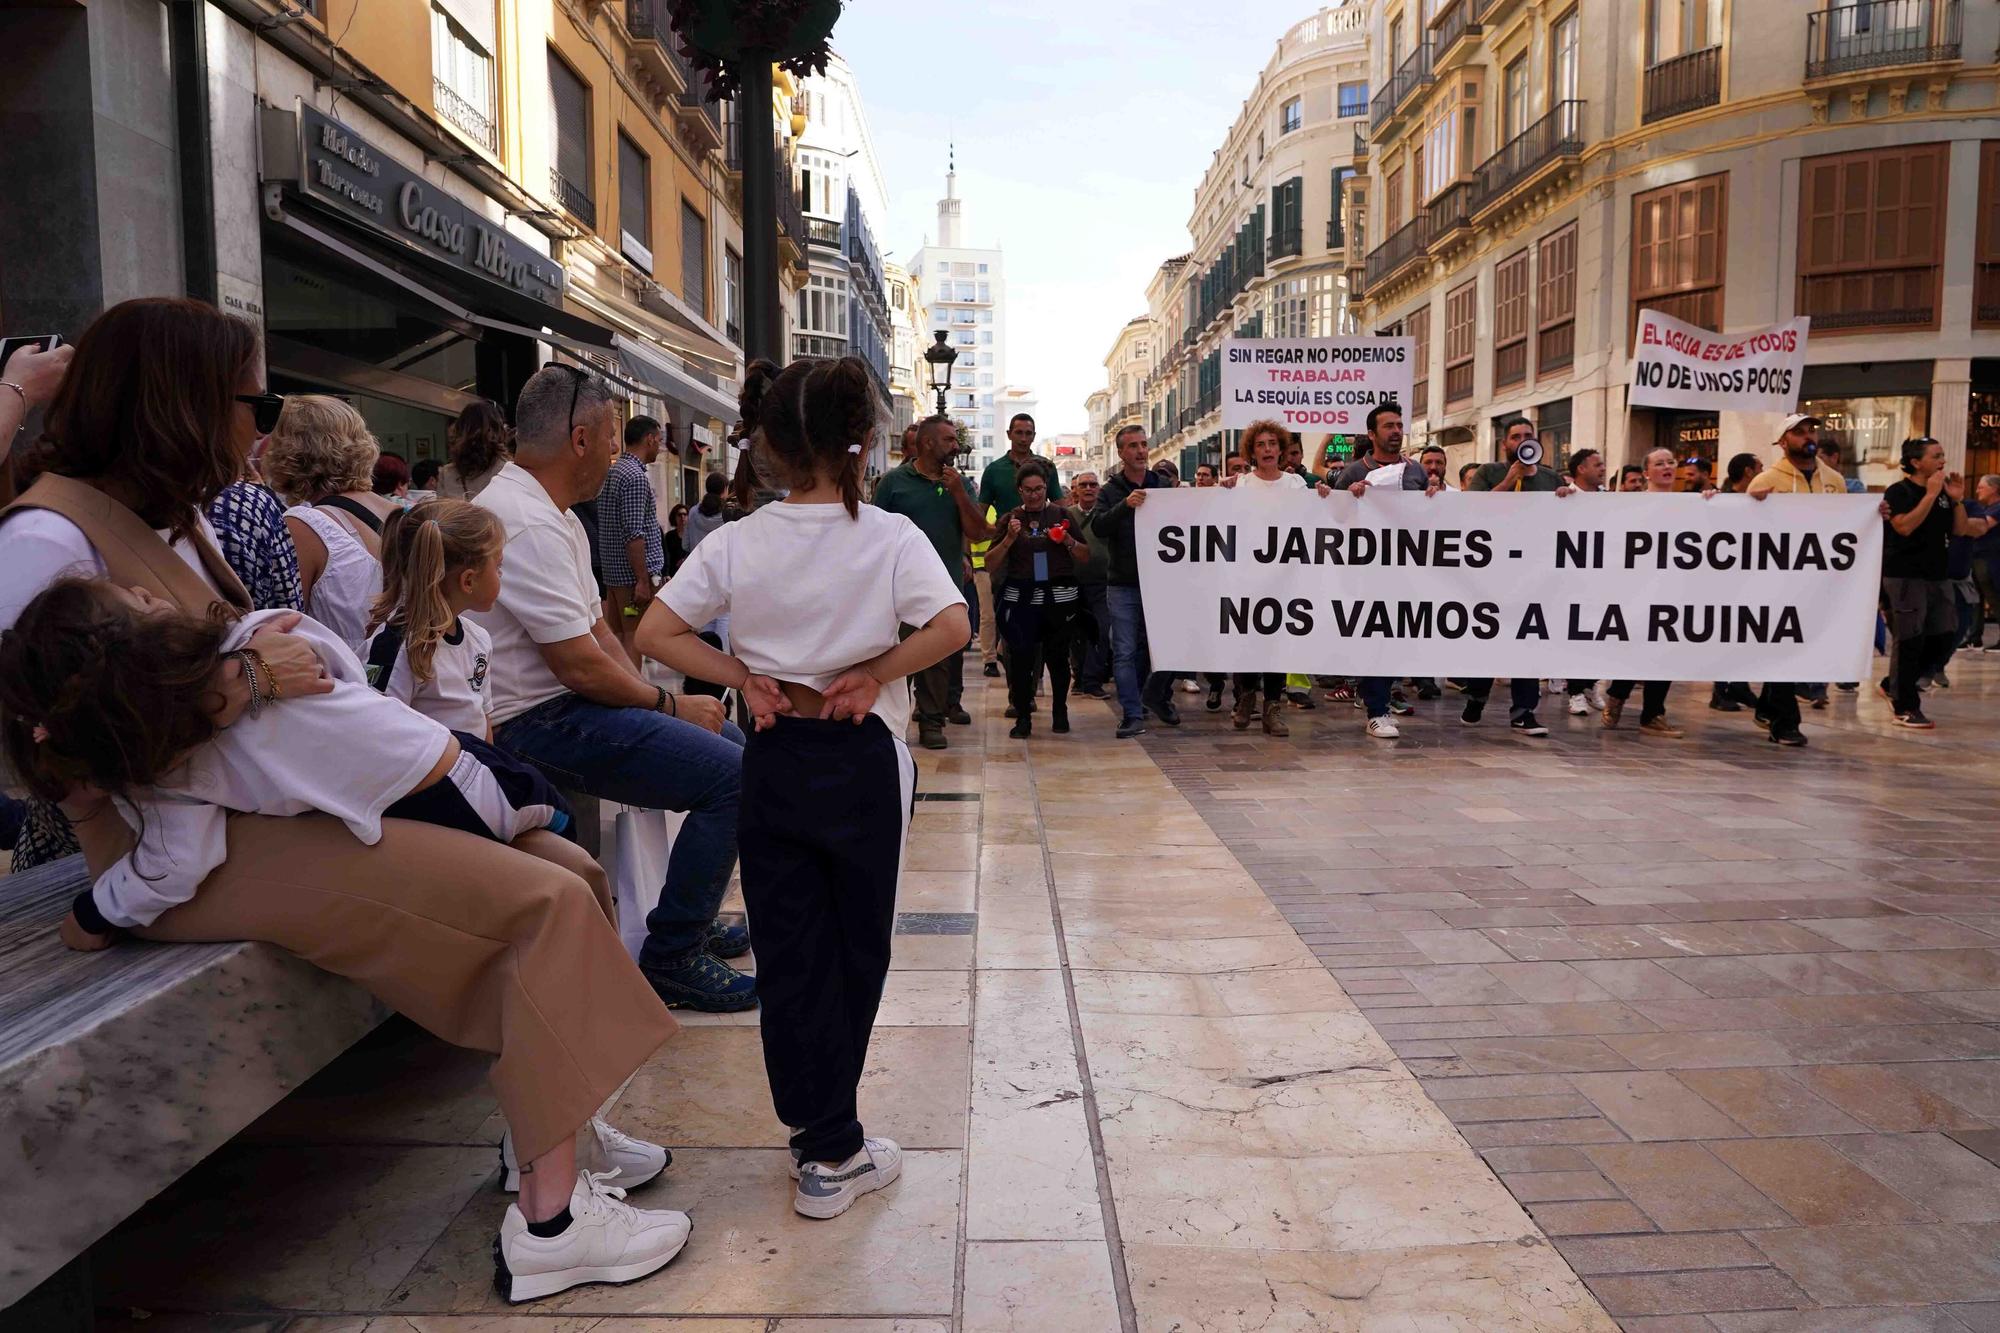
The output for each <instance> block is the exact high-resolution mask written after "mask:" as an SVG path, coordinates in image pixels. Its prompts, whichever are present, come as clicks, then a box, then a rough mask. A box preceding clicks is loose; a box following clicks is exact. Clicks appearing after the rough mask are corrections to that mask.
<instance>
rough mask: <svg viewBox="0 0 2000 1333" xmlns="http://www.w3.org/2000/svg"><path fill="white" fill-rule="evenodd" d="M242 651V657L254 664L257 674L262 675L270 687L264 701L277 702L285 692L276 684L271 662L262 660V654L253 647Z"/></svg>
mask: <svg viewBox="0 0 2000 1333" xmlns="http://www.w3.org/2000/svg"><path fill="white" fill-rule="evenodd" d="M242 651H243V656H244V659H245V660H246V661H249V662H251V663H254V664H255V666H256V668H257V674H258V675H259V676H262V677H263V678H264V681H265V682H266V683H267V684H268V685H269V686H270V687H271V694H270V697H269V698H267V699H266V700H264V702H265V703H272V704H274V703H276V702H278V700H279V699H281V698H283V697H284V694H285V692H284V689H283V688H282V687H281V686H279V684H278V674H277V673H276V672H275V671H273V670H271V664H270V663H269V662H266V661H265V660H264V654H262V653H260V652H258V651H257V650H256V649H255V648H245V649H243V650H242ZM251 688H253V689H254V688H255V686H254V685H253V686H252V687H251Z"/></svg>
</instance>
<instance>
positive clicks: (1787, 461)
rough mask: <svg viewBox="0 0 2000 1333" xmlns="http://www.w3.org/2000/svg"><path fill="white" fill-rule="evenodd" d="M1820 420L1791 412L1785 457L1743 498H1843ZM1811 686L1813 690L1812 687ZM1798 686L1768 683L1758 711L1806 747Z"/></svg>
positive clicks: (1783, 442)
mask: <svg viewBox="0 0 2000 1333" xmlns="http://www.w3.org/2000/svg"><path fill="white" fill-rule="evenodd" d="M1820 424H1821V423H1820V419H1819V418H1818V417H1809V416H1807V415H1806V414H1805V413H1803V412H1796V413H1793V414H1792V415H1791V416H1789V417H1786V418H1785V424H1784V425H1783V426H1782V427H1780V429H1779V431H1778V448H1779V450H1781V451H1782V453H1783V455H1784V456H1783V457H1782V458H1780V459H1779V460H1778V461H1777V462H1776V463H1773V464H1772V465H1771V466H1770V467H1767V468H1765V469H1764V470H1763V471H1762V472H1759V473H1758V474H1757V475H1756V476H1754V477H1752V478H1751V479H1750V483H1749V485H1748V486H1746V487H1745V488H1744V494H1746V495H1748V496H1749V497H1750V498H1751V499H1753V500H1762V499H1764V498H1765V497H1766V496H1770V495H1845V494H1847V482H1846V480H1845V479H1844V478H1843V477H1842V476H1841V475H1840V473H1839V472H1837V471H1836V470H1834V468H1832V467H1831V466H1829V465H1828V464H1827V463H1825V462H1823V461H1822V460H1821V459H1820V457H1819V444H1818V442H1817V440H1816V439H1815V438H1814V432H1815V431H1817V430H1818V429H1819V428H1820ZM1808 688H1810V687H1808ZM1798 695H1799V686H1797V685H1796V684H1794V683H1792V682H1791V681H1769V680H1767V681H1765V682H1764V693H1763V695H1762V696H1761V697H1759V698H1757V699H1756V700H1754V701H1753V702H1754V703H1755V704H1756V707H1757V721H1758V723H1759V724H1760V725H1764V726H1768V727H1770V729H1771V741H1772V743H1773V744H1776V745H1792V746H1798V745H1804V744H1805V743H1806V738H1805V734H1804V733H1803V732H1801V731H1800V730H1799V697H1798Z"/></svg>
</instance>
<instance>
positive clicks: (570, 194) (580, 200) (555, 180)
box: [549, 167, 597, 231]
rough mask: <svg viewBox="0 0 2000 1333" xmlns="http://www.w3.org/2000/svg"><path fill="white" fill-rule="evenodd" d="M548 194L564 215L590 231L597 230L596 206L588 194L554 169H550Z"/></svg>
mask: <svg viewBox="0 0 2000 1333" xmlns="http://www.w3.org/2000/svg"><path fill="white" fill-rule="evenodd" d="M549 192H550V193H551V194H553V195H555V197H556V202H557V203H559V204H561V205H562V206H563V211H564V212H565V213H568V214H569V215H570V216H571V217H573V218H575V219H576V220H577V221H579V222H581V223H583V225H584V226H586V227H589V228H590V229H591V230H592V231H595V230H597V205H596V203H595V202H593V201H592V199H591V197H590V192H589V191H588V190H586V189H584V188H583V186H581V185H578V184H577V183H576V182H575V181H573V180H571V179H570V178H569V177H567V176H565V175H563V174H562V172H561V171H559V170H558V169H556V168H555V167H550V168H549Z"/></svg>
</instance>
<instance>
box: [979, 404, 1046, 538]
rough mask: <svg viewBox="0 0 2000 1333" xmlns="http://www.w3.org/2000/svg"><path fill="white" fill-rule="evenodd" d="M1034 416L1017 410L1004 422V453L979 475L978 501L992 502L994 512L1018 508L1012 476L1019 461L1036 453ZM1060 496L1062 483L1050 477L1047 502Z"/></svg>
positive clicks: (1018, 499) (988, 503) (1018, 492)
mask: <svg viewBox="0 0 2000 1333" xmlns="http://www.w3.org/2000/svg"><path fill="white" fill-rule="evenodd" d="M1034 443H1035V419H1034V418H1033V417H1031V416H1029V415H1028V414H1027V413H1026V412H1016V413H1015V414H1014V417H1013V420H1011V421H1009V422H1008V423H1007V452H1006V453H1004V454H1002V455H1000V456H999V457H998V458H996V459H994V460H993V461H992V462H990V463H988V464H987V465H986V471H984V472H983V473H981V474H980V476H979V503H980V504H982V505H992V506H993V512H994V513H996V514H1009V513H1012V512H1013V511H1014V510H1016V509H1019V508H1020V507H1021V488H1020V487H1019V486H1016V485H1015V484H1014V476H1015V474H1016V473H1018V472H1019V471H1020V470H1021V464H1023V463H1025V462H1027V461H1028V460H1029V459H1031V458H1033V457H1034V456H1035V451H1034V449H1033V447H1032V446H1033V445H1034ZM1060 499H1062V483H1061V482H1059V481H1057V480H1055V479H1054V478H1053V477H1051V478H1050V479H1049V501H1050V502H1051V503H1054V502H1055V501H1057V500H1060Z"/></svg>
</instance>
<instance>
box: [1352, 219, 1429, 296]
mask: <svg viewBox="0 0 2000 1333" xmlns="http://www.w3.org/2000/svg"><path fill="white" fill-rule="evenodd" d="M1430 241H1431V219H1430V215H1429V214H1428V213H1419V214H1417V216H1416V217H1415V218H1414V219H1413V220H1411V221H1410V222H1407V223H1405V224H1404V225H1403V226H1401V227H1399V228H1397V229H1396V231H1395V232H1394V233H1393V234H1392V235H1391V236H1390V237H1389V239H1388V240H1386V241H1384V242H1382V244H1380V245H1378V246H1376V247H1375V249H1374V250H1373V251H1371V252H1370V253H1369V256H1368V267H1367V271H1366V274H1365V281H1366V282H1367V285H1368V287H1369V288H1370V289H1371V290H1373V289H1375V288H1379V287H1380V286H1381V285H1382V284H1383V283H1385V282H1387V281H1388V280H1389V279H1390V278H1393V277H1395V276H1396V275H1397V274H1398V273H1400V272H1402V271H1403V270H1404V269H1405V268H1407V267H1409V266H1410V265H1411V264H1413V263H1415V262H1416V261H1417V260H1419V259H1422V258H1423V257H1424V253H1425V252H1426V250H1428V248H1429V247H1430Z"/></svg>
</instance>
